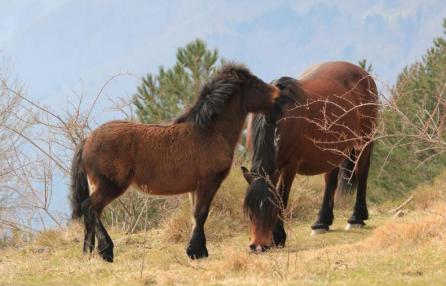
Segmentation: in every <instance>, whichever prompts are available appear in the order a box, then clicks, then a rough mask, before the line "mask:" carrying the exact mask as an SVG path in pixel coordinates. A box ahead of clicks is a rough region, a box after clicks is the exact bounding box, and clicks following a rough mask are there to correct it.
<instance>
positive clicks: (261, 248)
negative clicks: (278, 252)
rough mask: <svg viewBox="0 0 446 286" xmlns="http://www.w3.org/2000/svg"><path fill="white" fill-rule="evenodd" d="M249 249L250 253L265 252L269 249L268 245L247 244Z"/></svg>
mask: <svg viewBox="0 0 446 286" xmlns="http://www.w3.org/2000/svg"><path fill="white" fill-rule="evenodd" d="M249 249H250V250H251V252H252V253H262V252H266V251H268V250H269V249H270V247H269V246H267V245H255V244H251V245H250V246H249Z"/></svg>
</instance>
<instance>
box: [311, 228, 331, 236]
mask: <svg viewBox="0 0 446 286" xmlns="http://www.w3.org/2000/svg"><path fill="white" fill-rule="evenodd" d="M326 232H328V229H325V228H316V229H312V230H311V236H314V235H318V234H323V233H326Z"/></svg>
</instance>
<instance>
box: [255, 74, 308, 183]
mask: <svg viewBox="0 0 446 286" xmlns="http://www.w3.org/2000/svg"><path fill="white" fill-rule="evenodd" d="M272 84H273V85H274V86H276V87H277V88H279V89H280V97H279V99H277V100H276V103H275V105H274V107H273V108H272V109H271V110H270V112H269V113H268V114H265V115H264V114H255V115H254V118H253V120H252V122H251V128H252V129H251V130H252V142H253V154H252V167H251V172H253V173H256V174H258V175H261V176H270V177H271V176H273V175H274V174H275V172H276V168H277V167H276V152H277V150H276V147H277V146H275V142H276V138H275V136H276V134H275V132H276V127H277V125H276V122H277V120H278V119H280V118H281V117H282V116H283V114H282V113H283V110H282V109H283V107H284V104H294V103H295V102H296V101H297V100H298V99H299V98H300V96H301V95H302V94H303V89H302V86H301V84H300V82H299V81H298V80H296V79H293V78H291V77H281V78H279V79H276V80H274V81H273V82H272Z"/></svg>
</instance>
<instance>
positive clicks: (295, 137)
mask: <svg viewBox="0 0 446 286" xmlns="http://www.w3.org/2000/svg"><path fill="white" fill-rule="evenodd" d="M274 84H275V85H276V86H277V87H278V88H279V89H280V90H281V96H280V98H288V99H291V100H290V101H289V102H290V103H289V104H286V105H285V108H283V109H282V111H280V110H276V111H274V110H273V111H274V113H275V114H274V113H272V114H270V115H269V117H272V119H271V118H269V117H266V116H264V115H260V114H258V115H255V116H254V117H253V118H250V120H249V128H248V133H249V134H248V137H249V139H250V140H249V141H250V142H252V143H250V144H251V145H252V146H251V148H252V149H253V156H252V169H251V171H250V172H249V171H248V170H247V169H246V168H244V167H242V170H243V173H244V176H245V178H246V180H247V181H248V183H249V187H248V190H247V194H246V197H245V203H244V206H245V211H246V212H247V214H248V215H249V217H250V219H251V222H252V223H251V239H252V240H251V249H252V250H254V251H263V250H265V249H267V248H268V247H269V246H270V245H271V242H273V243H274V244H275V245H276V246H284V245H285V240H286V233H285V230H284V227H283V220H282V218H281V216H282V211H283V210H284V209H285V208H286V206H287V203H288V196H289V192H290V188H291V185H292V183H293V180H294V177H295V176H296V173H297V174H301V175H317V174H325V184H326V186H325V192H324V198H323V202H322V206H321V209H320V211H319V216H318V219H317V221H316V222H315V223H314V224H313V225H312V233H313V234H317V233H322V232H325V231H328V230H329V226H330V225H331V224H332V223H333V218H334V216H333V200H334V194H335V190H336V189H338V190H341V189H343V188H345V187H348V186H349V185H350V187H352V186H353V184H354V183H355V182H357V193H356V203H355V206H354V210H353V215H352V216H351V217H350V218H349V220H348V225H347V229H349V228H354V227H362V226H364V220H367V219H368V211H367V205H366V189H367V176H368V171H369V166H370V156H371V152H372V136H373V133H374V130H375V126H376V121H377V113H378V105H377V104H378V97H377V88H376V84H375V82H374V80H373V79H372V78H371V76H370V75H369V74H368V73H367V72H366V71H365V70H363V69H362V68H360V67H358V66H355V65H353V64H350V63H346V62H327V63H323V64H320V65H317V66H315V67H313V68H310V69H309V70H308V71H307V72H305V73H304V74H303V75H302V76H301V77H300V79H299V80H296V79H292V78H289V77H283V78H280V79H279V80H276V81H275V82H274ZM277 112H282V114H280V116H281V118H282V119H280V120H279V121H278V123H277V125H276V124H275V119H274V117H277V115H278V114H277ZM251 136H252V138H250V137H251Z"/></svg>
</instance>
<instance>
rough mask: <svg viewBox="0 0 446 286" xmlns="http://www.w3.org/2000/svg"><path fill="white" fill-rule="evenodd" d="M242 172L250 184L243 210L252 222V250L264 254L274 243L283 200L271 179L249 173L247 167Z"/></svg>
mask: <svg viewBox="0 0 446 286" xmlns="http://www.w3.org/2000/svg"><path fill="white" fill-rule="evenodd" d="M242 171H243V176H244V177H245V179H246V181H247V182H248V184H249V186H248V189H247V191H246V195H245V202H244V206H243V208H244V211H245V214H246V215H248V217H249V219H250V221H251V226H250V232H251V238H250V239H251V241H250V249H251V250H252V251H254V252H262V251H265V250H267V249H268V248H269V247H270V246H271V244H272V242H273V241H272V239H273V237H272V232H273V228H274V226H275V224H276V223H277V220H278V216H279V213H280V209H281V205H282V204H281V199H280V198H279V196H278V194H277V192H276V191H275V188H274V185H273V184H272V183H271V181H270V179H269V178H267V177H264V176H261V175H259V174H255V173H252V172H249V171H248V169H246V168H245V167H242Z"/></svg>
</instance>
